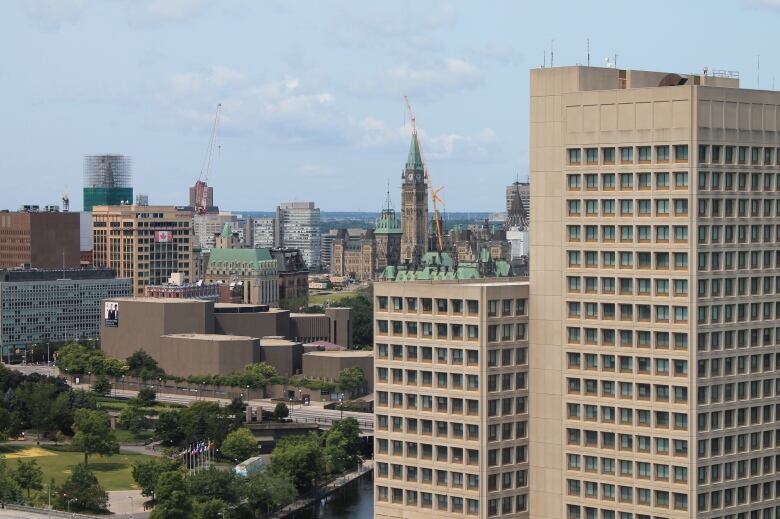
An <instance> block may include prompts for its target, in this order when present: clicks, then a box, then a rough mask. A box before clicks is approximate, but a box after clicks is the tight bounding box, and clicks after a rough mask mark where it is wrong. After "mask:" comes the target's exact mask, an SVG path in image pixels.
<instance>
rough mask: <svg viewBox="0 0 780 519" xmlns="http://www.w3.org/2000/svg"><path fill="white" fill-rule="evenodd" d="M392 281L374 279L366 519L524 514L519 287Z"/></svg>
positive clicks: (512, 283)
mask: <svg viewBox="0 0 780 519" xmlns="http://www.w3.org/2000/svg"><path fill="white" fill-rule="evenodd" d="M388 269H389V270H393V267H388ZM393 279H395V280H394V281H388V282H377V283H375V284H374V298H375V301H374V321H375V327H374V330H375V334H374V342H375V344H374V365H375V369H376V373H375V379H374V382H375V411H374V413H375V415H374V434H375V440H374V441H375V444H374V445H375V447H374V459H375V465H374V467H375V476H374V484H375V492H374V499H375V504H374V517H376V518H378V519H379V518H381V519H389V518H397V517H404V518H409V519H423V518H431V517H441V518H451V517H464V516H465V517H476V518H487V517H498V516H500V517H507V518H525V517H528V506H529V501H528V438H527V431H528V415H527V413H528V408H527V401H526V400H527V394H528V388H527V382H528V378H527V371H528V363H527V345H528V343H527V339H528V337H527V331H528V328H527V322H528V314H527V311H528V304H527V297H528V282H527V281H519V280H517V278H515V279H507V278H503V279H500V278H490V279H487V278H482V279H475V280H471V281H466V280H465V279H461V280H459V281H456V280H452V281H431V278H430V277H428V278H427V280H426V281H403V280H405V279H410V278H409V277H407V276H405V275H401V274H400V273H399V275H398V277H396V278H393ZM411 279H414V278H411Z"/></svg>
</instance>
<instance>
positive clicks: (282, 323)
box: [214, 310, 290, 337]
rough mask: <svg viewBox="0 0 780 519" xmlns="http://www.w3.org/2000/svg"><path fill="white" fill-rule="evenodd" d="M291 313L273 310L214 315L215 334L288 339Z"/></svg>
mask: <svg viewBox="0 0 780 519" xmlns="http://www.w3.org/2000/svg"><path fill="white" fill-rule="evenodd" d="M289 321H290V312H289V311H288V310H278V311H277V310H271V311H269V312H252V313H221V312H215V313H214V332H215V333H224V334H227V335H247V336H249V337H267V336H271V335H279V336H282V337H287V336H288V334H289V331H290V325H289Z"/></svg>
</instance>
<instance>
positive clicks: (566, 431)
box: [530, 66, 780, 519]
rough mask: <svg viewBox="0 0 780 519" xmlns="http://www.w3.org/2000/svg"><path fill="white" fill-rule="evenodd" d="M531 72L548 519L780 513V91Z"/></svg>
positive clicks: (534, 450)
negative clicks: (779, 423) (779, 372)
mask: <svg viewBox="0 0 780 519" xmlns="http://www.w3.org/2000/svg"><path fill="white" fill-rule="evenodd" d="M530 76H531V77H530V80H531V110H530V113H531V138H530V153H531V198H532V204H531V208H532V215H531V220H532V221H533V222H534V225H533V226H532V227H531V256H532V258H533V261H532V262H531V309H532V310H531V329H532V330H533V333H532V334H531V340H530V366H531V369H530V413H531V418H530V431H531V433H530V462H531V476H530V481H531V495H530V508H531V517H532V518H539V519H541V518H544V519H560V518H583V519H595V518H598V519H662V518H668V519H682V518H694V517H695V518H713V519H714V518H718V519H759V518H762V519H763V518H769V517H778V514H780V482H778V472H777V469H778V466H779V465H780V457H776V455H777V454H778V452H779V451H778V450H777V449H778V446H780V430H779V429H777V421H776V419H777V413H780V407H776V403H777V397H778V395H780V380H778V379H775V369H776V367H777V363H778V362H780V355H779V354H780V350H779V349H778V346H777V341H778V340H780V327H779V326H778V325H779V324H780V322H779V321H778V318H780V315H778V312H780V304H778V303H780V299H779V298H778V293H780V271H779V270H778V269H779V268H780V251H778V249H779V248H780V247H779V244H780V219H778V215H780V162H778V159H780V153H778V152H780V135H778V130H779V129H780V93H778V92H769V91H759V90H747V89H741V88H739V80H738V78H737V77H736V75H735V74H733V73H715V74H712V73H710V74H706V73H705V74H703V75H678V74H668V73H659V72H646V71H635V70H619V69H614V68H591V67H581V66H577V67H562V68H545V69H537V70H532V71H531V75H530Z"/></svg>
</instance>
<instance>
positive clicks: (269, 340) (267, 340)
mask: <svg viewBox="0 0 780 519" xmlns="http://www.w3.org/2000/svg"><path fill="white" fill-rule="evenodd" d="M297 344H301V343H300V342H295V341H289V340H287V339H279V338H276V337H263V338H261V339H260V346H295V345H297Z"/></svg>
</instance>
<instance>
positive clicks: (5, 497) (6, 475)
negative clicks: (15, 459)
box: [0, 457, 22, 503]
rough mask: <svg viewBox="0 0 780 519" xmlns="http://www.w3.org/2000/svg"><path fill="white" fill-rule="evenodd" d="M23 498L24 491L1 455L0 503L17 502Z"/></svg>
mask: <svg viewBox="0 0 780 519" xmlns="http://www.w3.org/2000/svg"><path fill="white" fill-rule="evenodd" d="M21 499H22V491H21V489H20V488H19V485H18V484H17V483H16V479H15V478H14V477H13V474H12V472H11V471H10V470H9V469H8V465H7V464H6V462H5V459H4V458H2V457H0V503H17V502H19V501H21Z"/></svg>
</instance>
